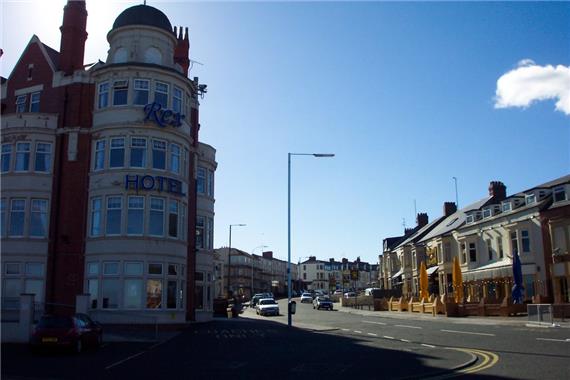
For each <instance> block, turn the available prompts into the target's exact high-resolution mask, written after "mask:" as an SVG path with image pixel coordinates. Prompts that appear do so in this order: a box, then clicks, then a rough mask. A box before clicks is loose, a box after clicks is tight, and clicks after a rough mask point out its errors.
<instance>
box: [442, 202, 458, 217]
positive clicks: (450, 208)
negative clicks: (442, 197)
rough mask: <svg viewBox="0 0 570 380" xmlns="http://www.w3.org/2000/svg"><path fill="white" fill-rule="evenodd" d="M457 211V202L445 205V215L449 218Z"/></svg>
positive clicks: (445, 203)
mask: <svg viewBox="0 0 570 380" xmlns="http://www.w3.org/2000/svg"><path fill="white" fill-rule="evenodd" d="M456 211H457V205H456V204H455V202H444V203H443V215H445V216H449V215H451V214H453V213H454V212H456Z"/></svg>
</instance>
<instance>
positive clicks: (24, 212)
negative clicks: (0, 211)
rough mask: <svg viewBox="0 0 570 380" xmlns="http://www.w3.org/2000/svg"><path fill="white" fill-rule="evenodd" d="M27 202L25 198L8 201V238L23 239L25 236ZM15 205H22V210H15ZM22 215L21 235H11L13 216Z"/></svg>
mask: <svg viewBox="0 0 570 380" xmlns="http://www.w3.org/2000/svg"><path fill="white" fill-rule="evenodd" d="M27 203H28V202H27V201H26V199H25V198H15V199H11V200H10V221H9V224H8V236H9V237H17V238H20V237H24V236H25V235H26V207H27ZM15 204H23V207H22V208H15V207H14V206H15ZM15 213H17V214H23V216H24V218H23V221H22V233H21V234H12V223H13V221H14V219H15V218H14V214H15Z"/></svg>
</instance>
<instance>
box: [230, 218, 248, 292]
mask: <svg viewBox="0 0 570 380" xmlns="http://www.w3.org/2000/svg"><path fill="white" fill-rule="evenodd" d="M243 226H245V224H230V244H229V248H228V288H227V296H228V298H230V266H231V257H232V227H243Z"/></svg>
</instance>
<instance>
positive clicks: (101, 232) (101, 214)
mask: <svg viewBox="0 0 570 380" xmlns="http://www.w3.org/2000/svg"><path fill="white" fill-rule="evenodd" d="M97 201H98V202H99V208H98V209H97V208H95V202H97ZM96 213H98V214H99V226H97V228H98V229H99V233H98V234H95V233H94V228H95V224H94V222H95V214H96ZM89 224H90V226H89V236H91V237H99V236H103V226H104V223H103V199H102V198H101V197H95V198H91V214H90V220H89Z"/></svg>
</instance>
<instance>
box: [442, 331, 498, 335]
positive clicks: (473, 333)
mask: <svg viewBox="0 0 570 380" xmlns="http://www.w3.org/2000/svg"><path fill="white" fill-rule="evenodd" d="M440 331H443V332H449V333H456V334H469V335H483V336H495V334H487V333H476V332H469V331H457V330H440Z"/></svg>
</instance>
